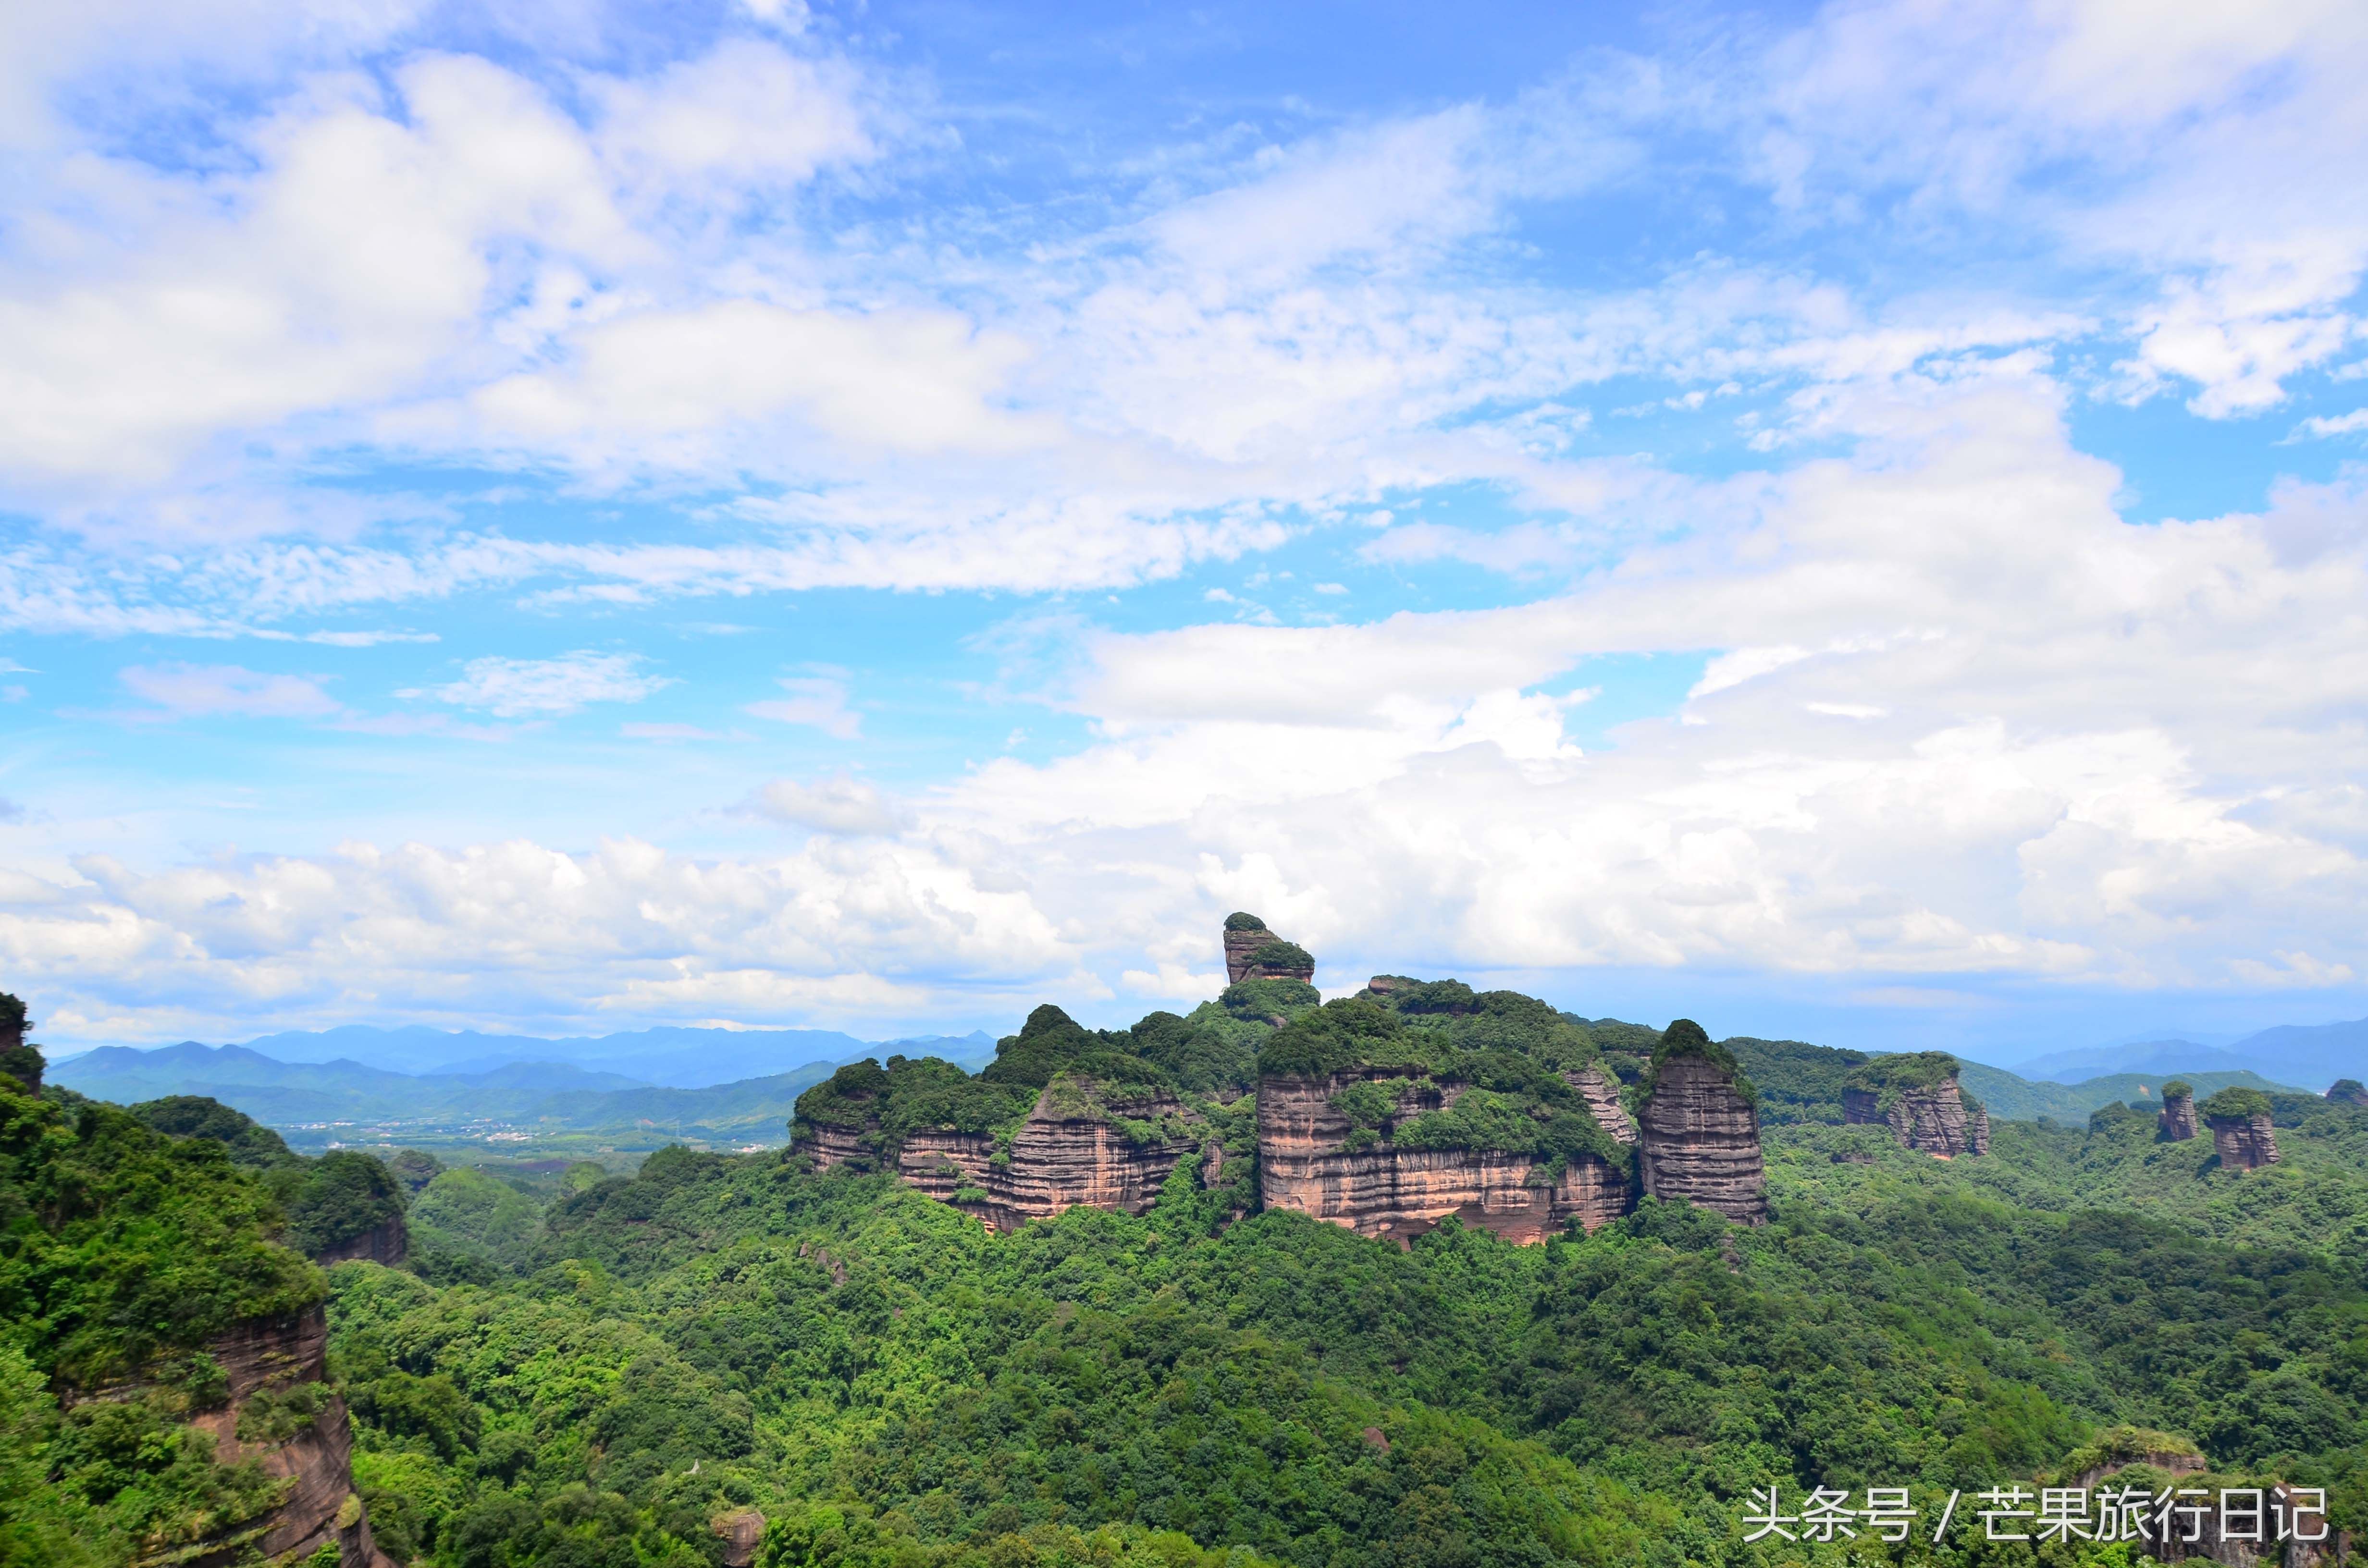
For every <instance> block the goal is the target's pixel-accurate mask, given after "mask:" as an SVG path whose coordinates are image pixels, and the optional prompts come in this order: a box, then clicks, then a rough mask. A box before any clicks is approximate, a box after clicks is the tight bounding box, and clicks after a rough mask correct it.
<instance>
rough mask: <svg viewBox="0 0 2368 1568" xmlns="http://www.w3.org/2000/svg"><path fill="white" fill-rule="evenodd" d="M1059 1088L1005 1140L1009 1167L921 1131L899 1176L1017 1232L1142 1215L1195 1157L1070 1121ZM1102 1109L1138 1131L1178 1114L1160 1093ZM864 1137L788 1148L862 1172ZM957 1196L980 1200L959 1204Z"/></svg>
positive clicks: (803, 1140)
mask: <svg viewBox="0 0 2368 1568" xmlns="http://www.w3.org/2000/svg"><path fill="white" fill-rule="evenodd" d="M1062 1088H1064V1085H1060V1084H1055V1085H1051V1086H1048V1087H1047V1088H1046V1089H1045V1090H1044V1092H1043V1093H1042V1095H1040V1096H1037V1100H1036V1108H1035V1109H1034V1110H1033V1111H1031V1112H1030V1113H1029V1117H1028V1120H1027V1122H1026V1123H1025V1124H1024V1125H1022V1126H1021V1128H1020V1129H1019V1132H1018V1133H1017V1134H1016V1135H1014V1137H1013V1138H1012V1140H1011V1157H1010V1159H1009V1161H1008V1163H1006V1164H1002V1165H997V1164H996V1161H995V1153H996V1147H995V1140H994V1139H993V1138H991V1137H989V1136H987V1135H986V1134H985V1133H983V1132H955V1131H948V1130H946V1129H943V1128H924V1129H922V1130H920V1131H916V1132H915V1133H913V1134H912V1135H911V1136H909V1137H907V1138H906V1139H905V1142H904V1144H903V1146H902V1147H901V1148H899V1149H898V1150H897V1151H896V1153H895V1170H896V1174H897V1176H899V1177H900V1178H902V1179H903V1181H904V1182H905V1185H906V1186H908V1187H916V1188H917V1189H918V1190H920V1191H922V1192H924V1193H927V1194H928V1196H929V1197H931V1198H934V1199H937V1200H938V1201H939V1202H940V1203H951V1204H954V1205H955V1206H956V1207H957V1208H960V1209H962V1210H964V1211H965V1212H967V1213H972V1214H975V1215H977V1216H978V1217H979V1218H980V1219H981V1220H982V1221H985V1224H986V1226H987V1228H988V1229H990V1230H995V1231H1016V1230H1018V1229H1019V1227H1020V1226H1022V1225H1024V1224H1026V1223H1027V1222H1028V1221H1030V1220H1049V1219H1051V1218H1052V1217H1053V1215H1056V1214H1059V1213H1061V1212H1062V1211H1063V1210H1069V1209H1075V1208H1077V1207H1080V1206H1083V1207H1086V1208H1090V1209H1110V1210H1117V1211H1119V1212H1121V1213H1126V1214H1140V1213H1142V1212H1143V1211H1144V1210H1146V1209H1148V1208H1150V1207H1151V1200H1152V1199H1155V1198H1156V1197H1157V1196H1158V1195H1159V1189H1160V1187H1162V1186H1164V1185H1165V1184H1166V1182H1167V1177H1168V1176H1169V1175H1170V1173H1172V1172H1173V1171H1174V1170H1175V1169H1176V1166H1177V1164H1178V1162H1179V1161H1181V1160H1182V1159H1184V1158H1185V1157H1186V1156H1187V1155H1198V1154H1200V1153H1201V1143H1200V1140H1199V1139H1198V1138H1197V1137H1193V1136H1190V1135H1186V1136H1181V1137H1177V1138H1172V1139H1161V1140H1156V1141H1154V1142H1147V1143H1135V1142H1130V1141H1129V1140H1128V1138H1127V1136H1126V1134H1125V1132H1124V1131H1121V1129H1120V1128H1119V1127H1117V1126H1116V1125H1114V1124H1113V1123H1112V1122H1111V1121H1109V1120H1104V1119H1099V1118H1096V1117H1092V1116H1089V1115H1084V1114H1077V1113H1076V1111H1075V1101H1074V1099H1073V1097H1072V1096H1068V1095H1064V1094H1061V1093H1057V1092H1056V1091H1058V1090H1061V1089H1062ZM1099 1104H1100V1105H1101V1107H1102V1108H1103V1109H1104V1110H1105V1111H1106V1112H1107V1113H1108V1114H1109V1115H1110V1116H1111V1117H1117V1118H1124V1119H1128V1120H1131V1121H1134V1122H1137V1123H1144V1122H1157V1121H1161V1120H1163V1119H1167V1118H1172V1117H1175V1116H1178V1114H1180V1113H1181V1112H1182V1110H1183V1106H1182V1105H1181V1104H1180V1103H1178V1100H1177V1099H1176V1097H1175V1096H1173V1095H1170V1094H1168V1093H1167V1092H1166V1091H1164V1090H1162V1091H1156V1092H1154V1093H1151V1094H1147V1095H1139V1096H1133V1097H1131V1098H1128V1097H1117V1096H1101V1097H1100V1099H1099ZM1064 1107H1066V1108H1065V1109H1064ZM862 1137H863V1130H862V1129H860V1128H849V1127H833V1126H829V1125H826V1124H817V1125H815V1126H814V1127H812V1128H811V1129H805V1130H802V1131H801V1135H800V1136H799V1138H798V1140H797V1142H796V1145H795V1146H796V1149H797V1151H798V1152H799V1153H812V1154H813V1155H814V1158H815V1163H816V1164H817V1165H820V1166H822V1167H823V1168H825V1169H827V1168H828V1167H830V1166H832V1165H849V1164H852V1165H859V1166H863V1167H868V1166H869V1165H870V1164H871V1152H870V1151H869V1150H868V1149H867V1148H866V1147H865V1146H864V1144H863V1142H862ZM964 1193H972V1194H984V1195H985V1196H984V1197H961V1196H958V1195H961V1194H964Z"/></svg>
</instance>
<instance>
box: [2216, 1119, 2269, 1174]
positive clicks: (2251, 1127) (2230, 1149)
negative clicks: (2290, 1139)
mask: <svg viewBox="0 0 2368 1568" xmlns="http://www.w3.org/2000/svg"><path fill="white" fill-rule="evenodd" d="M2212 1152H2213V1153H2215V1154H2217V1155H2219V1156H2220V1164H2221V1165H2223V1166H2224V1167H2226V1169H2229V1170H2238V1171H2257V1170H2260V1168H2261V1167H2262V1166H2263V1165H2276V1164H2277V1163H2278V1135H2277V1133H2276V1132H2275V1131H2273V1130H2272V1129H2271V1126H2270V1119H2269V1117H2268V1116H2267V1115H2261V1116H2247V1117H2233V1116H2215V1117H2214V1118H2212Z"/></svg>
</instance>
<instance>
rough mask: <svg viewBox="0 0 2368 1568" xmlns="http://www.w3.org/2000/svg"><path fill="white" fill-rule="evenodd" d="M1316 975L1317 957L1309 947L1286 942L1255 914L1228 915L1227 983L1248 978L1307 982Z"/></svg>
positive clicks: (1311, 980)
mask: <svg viewBox="0 0 2368 1568" xmlns="http://www.w3.org/2000/svg"><path fill="white" fill-rule="evenodd" d="M1245 980H1296V981H1299V982H1301V983H1303V984H1304V983H1311V982H1313V981H1314V980H1315V960H1314V959H1313V958H1311V957H1309V956H1308V952H1307V949H1304V948H1303V947H1301V946H1299V945H1298V944H1297V943H1296V942H1286V941H1284V940H1283V939H1282V938H1281V937H1278V936H1276V935H1275V934H1274V933H1273V932H1272V931H1269V930H1268V929H1267V926H1266V922H1265V921H1263V920H1261V919H1259V918H1258V916H1257V915H1248V914H1244V913H1242V912H1239V911H1236V912H1235V913H1234V914H1232V915H1226V916H1225V983H1227V984H1229V985H1239V984H1240V983H1242V982H1243V981H1245Z"/></svg>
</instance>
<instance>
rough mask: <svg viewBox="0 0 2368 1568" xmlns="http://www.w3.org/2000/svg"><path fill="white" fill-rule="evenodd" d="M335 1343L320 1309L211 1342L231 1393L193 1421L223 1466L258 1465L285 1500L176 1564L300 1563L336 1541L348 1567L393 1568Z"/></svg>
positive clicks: (189, 1549)
mask: <svg viewBox="0 0 2368 1568" xmlns="http://www.w3.org/2000/svg"><path fill="white" fill-rule="evenodd" d="M328 1343H329V1327H328V1317H327V1314H326V1312H325V1311H324V1308H322V1307H321V1306H319V1305H314V1306H313V1307H311V1308H308V1309H307V1310H305V1311H304V1312H299V1313H296V1314H294V1315H293V1316H290V1317H286V1318H279V1319H276V1320H272V1321H267V1322H259V1323H245V1324H239V1325H238V1326H237V1327H236V1328H234V1329H233V1330H232V1331H231V1332H230V1333H229V1334H226V1335H222V1336H221V1337H220V1338H217V1339H215V1340H213V1341H212V1342H211V1343H210V1344H209V1345H208V1346H207V1347H206V1348H207V1351H208V1352H209V1353H210V1354H211V1356H212V1357H213V1358H214V1360H215V1362H216V1363H217V1364H218V1365H219V1366H220V1367H221V1369H222V1374H223V1377H224V1379H225V1380H226V1383H227V1387H228V1396H227V1399H226V1400H225V1402H224V1403H223V1404H222V1408H220V1409H219V1410H215V1411H212V1412H210V1413H208V1414H205V1415H199V1416H198V1417H197V1418H196V1419H195V1420H194V1421H193V1422H192V1423H191V1425H192V1426H196V1427H198V1428H199V1430H201V1431H203V1432H206V1433H208V1434H209V1435H211V1437H213V1439H214V1451H215V1457H216V1459H217V1460H219V1461H220V1462H221V1463H222V1464H225V1465H236V1464H242V1463H245V1462H249V1461H252V1462H253V1463H254V1464H256V1466H257V1467H258V1468H259V1469H260V1470H261V1471H262V1472H263V1473H264V1474H265V1475H267V1476H268V1477H270V1478H271V1480H272V1482H273V1483H275V1487H276V1489H277V1490H278V1491H279V1494H280V1496H279V1501H278V1503H277V1504H276V1505H274V1506H272V1507H271V1508H270V1509H269V1510H268V1511H267V1512H265V1513H263V1514H260V1515H257V1516H256V1517H251V1518H248V1519H245V1520H243V1521H241V1522H239V1523H238V1524H236V1525H234V1526H231V1527H229V1528H224V1529H222V1530H220V1531H217V1532H214V1533H211V1534H210V1535H208V1536H206V1537H203V1538H201V1539H200V1540H197V1541H195V1542H192V1543H190V1544H188V1546H186V1547H184V1548H182V1549H181V1550H180V1551H176V1553H174V1555H173V1558H172V1561H174V1562H176V1564H177V1563H186V1564H188V1568H228V1565H229V1564H232V1563H235V1562H245V1561H246V1560H247V1559H248V1558H249V1557H251V1556H253V1557H260V1558H262V1559H263V1560H264V1561H266V1562H282V1561H284V1562H302V1561H303V1560H304V1559H306V1558H307V1557H310V1556H311V1555H312V1554H313V1553H314V1552H316V1551H320V1550H321V1549H322V1548H323V1547H324V1546H330V1545H334V1546H336V1549H337V1561H338V1563H339V1564H340V1568H393V1562H392V1560H391V1559H389V1558H388V1557H387V1556H386V1554H385V1553H383V1552H381V1551H379V1550H378V1547H377V1544H376V1543H375V1542H374V1541H372V1540H371V1539H370V1517H369V1516H368V1514H367V1513H366V1512H365V1511H364V1510H363V1507H362V1500H361V1497H360V1495H359V1494H358V1493H357V1492H356V1491H355V1490H354V1476H353V1441H354V1440H353V1426H352V1425H351V1423H350V1422H349V1421H348V1420H347V1415H346V1403H345V1401H344V1400H343V1399H341V1398H339V1397H338V1396H337V1394H336V1392H334V1391H333V1390H332V1389H331V1388H330V1386H329V1382H328V1376H329V1372H328Z"/></svg>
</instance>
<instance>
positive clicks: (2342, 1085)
mask: <svg viewBox="0 0 2368 1568" xmlns="http://www.w3.org/2000/svg"><path fill="white" fill-rule="evenodd" d="M2327 1097H2328V1099H2330V1100H2332V1101H2334V1102H2335V1103H2336V1104H2337V1105H2356V1106H2368V1085H2362V1083H2361V1082H2360V1080H2359V1079H2357V1078H2338V1079H2337V1080H2335V1082H2334V1083H2333V1084H2331V1085H2328V1091H2327Z"/></svg>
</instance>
